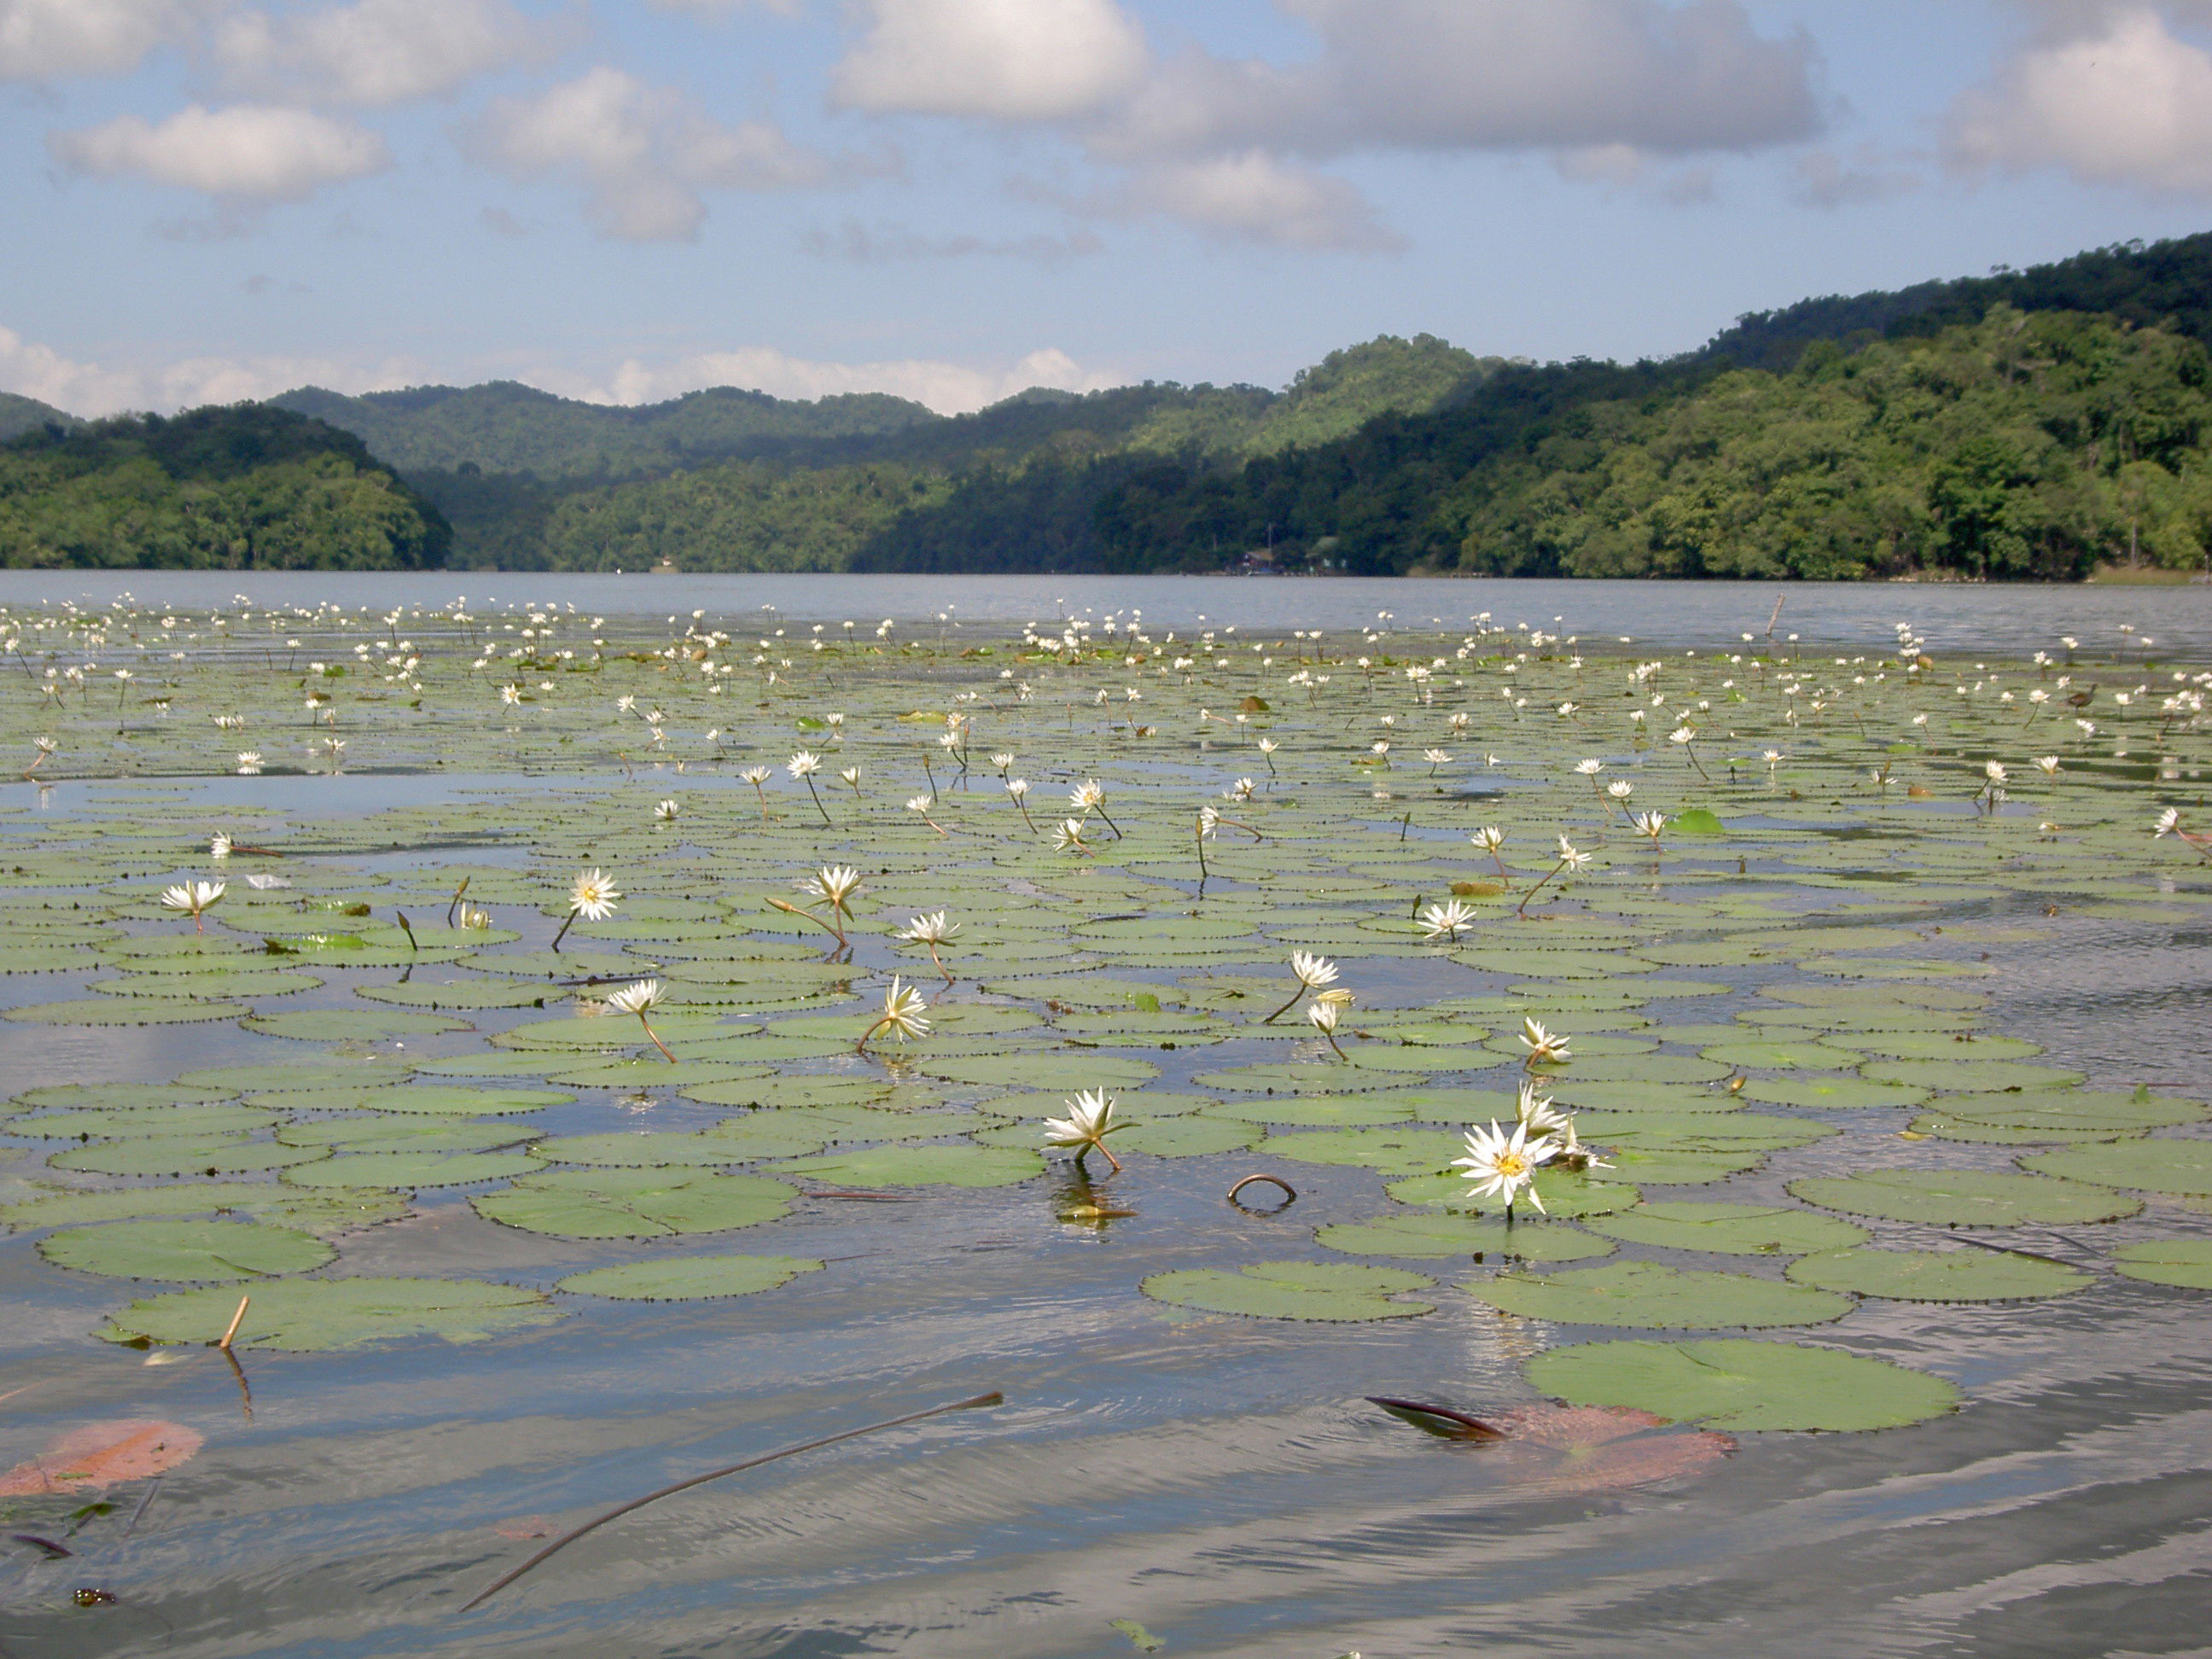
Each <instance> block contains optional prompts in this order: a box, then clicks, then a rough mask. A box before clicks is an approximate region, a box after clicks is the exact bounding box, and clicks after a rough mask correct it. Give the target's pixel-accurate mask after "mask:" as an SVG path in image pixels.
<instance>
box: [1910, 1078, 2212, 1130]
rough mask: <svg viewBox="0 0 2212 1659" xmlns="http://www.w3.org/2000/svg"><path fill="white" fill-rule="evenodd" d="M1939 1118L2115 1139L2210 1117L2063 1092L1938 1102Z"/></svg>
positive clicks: (2152, 1103)
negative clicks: (1940, 1114)
mask: <svg viewBox="0 0 2212 1659" xmlns="http://www.w3.org/2000/svg"><path fill="white" fill-rule="evenodd" d="M1943 1115H1944V1116H1946V1117H1949V1118H1955V1119H1957V1120H1958V1121H1960V1122H1962V1123H1981V1124H1987V1125H1989V1126H1990V1127H2004V1128H2009V1129H2052V1130H2058V1131H2062V1132H2065V1133H2075V1132H2080V1133H2085V1134H2088V1133H2094V1134H2106V1135H2121V1134H2141V1133H2144V1132H2145V1131H2147V1130H2150V1129H2166V1128H2172V1127H2174V1126H2175V1125H2177V1124H2182V1123H2197V1122H2201V1121H2203V1120H2204V1119H2205V1118H2206V1117H2207V1116H2212V1112H2208V1110H2207V1109H2205V1107H2203V1105H2201V1104H2200V1103H2197V1102H2196V1101H2193V1100H2177V1099H2174V1098H2172V1097H2170V1096H2165V1095H2154V1094H2152V1093H2151V1092H2150V1091H2149V1090H2148V1089H2144V1090H2140V1091H2137V1092H2136V1093H2134V1094H2128V1095H2124V1094H2117V1093H2112V1094H2106V1093H2098V1092H2094V1091H2090V1090H2087V1089H2064V1090H2053V1091H2048V1092H2044V1093H2022V1094H2016V1095H2014V1094H1997V1095H1954V1096H1951V1097H1948V1098H1947V1099H1946V1100H1945V1101H1944V1102H1943Z"/></svg>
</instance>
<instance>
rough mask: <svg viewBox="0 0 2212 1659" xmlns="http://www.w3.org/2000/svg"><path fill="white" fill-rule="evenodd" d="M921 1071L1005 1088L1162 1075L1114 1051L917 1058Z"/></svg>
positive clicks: (1125, 1082)
mask: <svg viewBox="0 0 2212 1659" xmlns="http://www.w3.org/2000/svg"><path fill="white" fill-rule="evenodd" d="M915 1065H916V1067H917V1069H919V1070H921V1071H923V1072H926V1073H928V1074H929V1075H930V1076H932V1077H939V1078H943V1079H945V1080H946V1081H947V1082H951V1083H969V1084H976V1085H982V1086H984V1087H987V1088H1000V1089H1041V1090H1052V1089H1065V1090H1066V1091H1069V1092H1071V1093H1073V1092H1074V1091H1077V1090H1079V1089H1106V1090H1114V1089H1133V1088H1134V1087H1136V1086H1137V1085H1139V1084H1140V1083H1146V1082H1149V1081H1151V1080H1152V1079H1153V1078H1156V1077H1158V1075H1159V1074H1160V1068H1159V1067H1158V1066H1155V1065H1153V1064H1152V1062H1151V1061H1150V1060H1124V1059H1121V1058H1120V1057H1118V1056H1115V1055H1109V1054H1006V1055H1001V1056H999V1057H996V1058H990V1059H963V1060H917V1061H916V1062H915Z"/></svg>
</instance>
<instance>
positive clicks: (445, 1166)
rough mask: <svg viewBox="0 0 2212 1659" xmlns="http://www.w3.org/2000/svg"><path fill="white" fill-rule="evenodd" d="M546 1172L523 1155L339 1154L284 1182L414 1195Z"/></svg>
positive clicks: (288, 1175)
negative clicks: (388, 1189)
mask: <svg viewBox="0 0 2212 1659" xmlns="http://www.w3.org/2000/svg"><path fill="white" fill-rule="evenodd" d="M544 1167H545V1166H544V1164H540V1163H539V1162H538V1160H537V1159H536V1158H531V1157H529V1156H528V1155H527V1154H526V1153H522V1152H450V1153H437V1152H343V1153H341V1154H339V1155H338V1156H337V1157H336V1158H325V1159H324V1160H323V1161H322V1162H321V1163H319V1164H302V1165H301V1166H300V1167H298V1168H296V1169H289V1170H285V1171H284V1179H285V1180H287V1181H289V1182H291V1183H292V1184H293V1185H294V1186H295V1187H386V1188H391V1189H392V1190H393V1191H395V1192H414V1191H416V1190H417V1189H419V1188H425V1187H467V1186H473V1185H474V1184H475V1183H476V1182H479V1181H504V1180H506V1179H507V1177H508V1176H519V1175H528V1174H530V1173H531V1172H532V1170H542V1169H544Z"/></svg>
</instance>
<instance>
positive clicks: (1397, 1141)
mask: <svg viewBox="0 0 2212 1659" xmlns="http://www.w3.org/2000/svg"><path fill="white" fill-rule="evenodd" d="M1260 1151H1261V1153H1262V1154H1263V1155H1266V1156H1269V1157H1274V1158H1297V1159H1298V1160H1299V1161H1300V1162H1302V1163H1306V1164H1365V1165H1367V1166H1368V1167H1369V1168H1370V1169H1374V1170H1381V1171H1382V1172H1383V1174H1385V1175H1394V1176H1397V1175H1412V1174H1414V1173H1416V1172H1417V1171H1424V1170H1427V1171H1436V1170H1443V1169H1444V1168H1446V1167H1447V1166H1448V1165H1449V1164H1450V1163H1451V1162H1452V1160H1453V1159H1455V1158H1464V1157H1466V1156H1467V1143H1466V1138H1465V1137H1464V1136H1462V1135H1458V1134H1454V1133H1451V1132H1450V1131H1449V1130H1444V1129H1419V1128H1399V1127H1377V1128H1372V1129H1313V1130H1307V1131H1304V1132H1302V1133H1290V1134H1271V1135H1269V1136H1268V1137H1267V1139H1265V1140H1263V1141H1261V1143H1260Z"/></svg>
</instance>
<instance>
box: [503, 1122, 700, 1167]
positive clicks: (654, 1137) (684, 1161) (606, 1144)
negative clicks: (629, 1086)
mask: <svg viewBox="0 0 2212 1659" xmlns="http://www.w3.org/2000/svg"><path fill="white" fill-rule="evenodd" d="M531 1150H532V1152H535V1153H536V1154H537V1155H538V1157H539V1158H544V1159H546V1160H548V1161H549V1162H551V1163H555V1164H600V1165H604V1166H605V1167H608V1168H611V1169H636V1170H665V1169H676V1168H682V1167H691V1168H698V1169H707V1168H712V1167H713V1166H714V1165H716V1164H735V1163H738V1161H739V1159H738V1158H737V1156H736V1155H735V1153H734V1152H733V1150H732V1147H731V1146H730V1144H729V1142H728V1141H727V1140H726V1139H717V1138H716V1137H714V1136H712V1135H704V1134H661V1133H652V1132H650V1131H634V1132H629V1133H613V1134H597V1135H562V1136H560V1137H558V1138H557V1139H552V1140H541V1141H539V1142H538V1144H537V1146H533V1147H532V1149H531Z"/></svg>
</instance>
